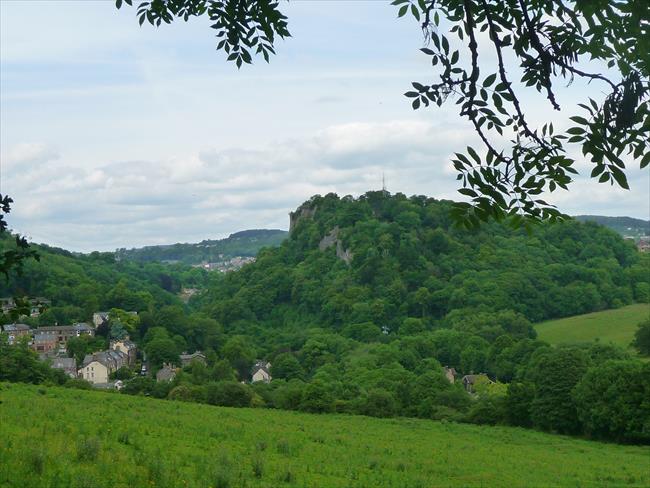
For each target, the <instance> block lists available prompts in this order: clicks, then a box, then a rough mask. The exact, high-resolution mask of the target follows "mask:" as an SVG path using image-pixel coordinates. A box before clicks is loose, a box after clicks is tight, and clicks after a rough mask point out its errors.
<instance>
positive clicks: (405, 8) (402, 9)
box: [397, 5, 409, 17]
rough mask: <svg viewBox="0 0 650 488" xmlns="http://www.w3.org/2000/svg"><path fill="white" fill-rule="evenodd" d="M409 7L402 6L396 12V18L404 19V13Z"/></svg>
mask: <svg viewBox="0 0 650 488" xmlns="http://www.w3.org/2000/svg"><path fill="white" fill-rule="evenodd" d="M408 8H409V6H408V5H402V6H401V7H400V9H399V11H398V12H397V16H398V17H404V15H406V11H407V10H408Z"/></svg>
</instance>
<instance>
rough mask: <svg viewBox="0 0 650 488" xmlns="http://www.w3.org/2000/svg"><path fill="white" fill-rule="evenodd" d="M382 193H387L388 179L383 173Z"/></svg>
mask: <svg viewBox="0 0 650 488" xmlns="http://www.w3.org/2000/svg"><path fill="white" fill-rule="evenodd" d="M381 191H382V193H386V177H385V176H384V173H383V171H382V173H381Z"/></svg>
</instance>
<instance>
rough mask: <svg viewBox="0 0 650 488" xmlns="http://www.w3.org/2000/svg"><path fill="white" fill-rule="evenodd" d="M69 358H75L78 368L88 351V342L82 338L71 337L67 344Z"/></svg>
mask: <svg viewBox="0 0 650 488" xmlns="http://www.w3.org/2000/svg"><path fill="white" fill-rule="evenodd" d="M66 350H67V352H68V356H70V357H71V358H75V361H76V362H77V366H80V365H81V363H82V362H83V360H84V357H85V356H86V352H87V351H88V342H87V341H85V340H84V339H83V338H81V337H71V338H70V339H68V342H67V343H66Z"/></svg>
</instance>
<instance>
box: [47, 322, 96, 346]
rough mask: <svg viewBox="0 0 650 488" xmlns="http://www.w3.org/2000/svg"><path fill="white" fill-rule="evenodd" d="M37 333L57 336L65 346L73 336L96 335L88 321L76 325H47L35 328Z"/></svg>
mask: <svg viewBox="0 0 650 488" xmlns="http://www.w3.org/2000/svg"><path fill="white" fill-rule="evenodd" d="M35 333H37V334H45V335H50V336H52V337H54V338H56V340H57V342H58V343H59V344H60V345H61V346H63V347H64V348H65V345H66V344H67V343H68V340H69V339H71V338H72V337H81V336H82V335H88V336H94V335H95V331H94V330H93V328H92V327H91V326H89V325H88V324H86V323H78V324H74V325H52V326H46V327H39V328H38V329H36V330H35Z"/></svg>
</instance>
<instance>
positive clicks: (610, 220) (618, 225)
mask: <svg viewBox="0 0 650 488" xmlns="http://www.w3.org/2000/svg"><path fill="white" fill-rule="evenodd" d="M574 218H575V219H576V220H579V221H580V222H596V223H597V224H600V225H604V226H605V227H608V228H610V229H612V230H614V231H616V232H618V233H619V234H621V235H623V236H626V237H636V238H638V237H641V236H647V235H650V220H642V219H635V218H633V217H606V216H604V215H576V216H575V217H574Z"/></svg>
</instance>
